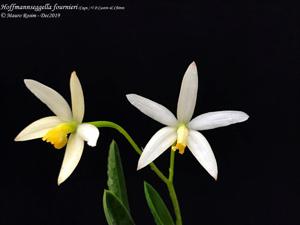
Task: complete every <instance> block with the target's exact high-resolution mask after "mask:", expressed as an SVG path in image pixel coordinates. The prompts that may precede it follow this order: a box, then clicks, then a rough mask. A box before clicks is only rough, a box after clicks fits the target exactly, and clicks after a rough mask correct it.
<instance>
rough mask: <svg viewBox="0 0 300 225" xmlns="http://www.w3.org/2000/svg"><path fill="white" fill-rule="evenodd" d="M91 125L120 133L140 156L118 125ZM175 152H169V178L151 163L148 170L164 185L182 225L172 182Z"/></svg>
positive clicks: (136, 146)
mask: <svg viewBox="0 0 300 225" xmlns="http://www.w3.org/2000/svg"><path fill="white" fill-rule="evenodd" d="M88 123H89V124H91V125H94V126H96V127H98V128H113V129H115V130H117V131H118V132H119V133H121V134H122V135H123V136H124V137H125V138H126V140H127V141H128V142H129V144H130V145H131V146H132V147H133V149H134V150H135V152H136V153H138V154H139V155H141V154H142V150H141V149H140V147H139V146H138V145H137V144H136V143H135V141H134V140H133V139H132V137H131V136H130V135H129V134H128V132H127V131H126V130H125V129H124V128H123V127H121V126H120V125H118V124H116V123H114V122H111V121H93V122H88ZM175 153H176V152H175V151H173V150H171V154H170V168H169V177H168V178H167V177H166V176H165V175H164V174H163V173H162V172H161V170H160V169H159V168H158V167H157V166H156V165H155V164H154V163H153V162H152V163H150V168H151V169H152V170H153V172H154V173H155V174H156V175H157V176H158V177H159V178H160V179H161V180H162V181H163V182H164V183H165V184H166V186H167V188H168V191H169V195H170V198H171V202H172V205H173V208H174V213H175V216H176V225H182V217H181V212H180V207H179V203H178V199H177V195H176V192H175V188H174V184H173V180H174V165H175Z"/></svg>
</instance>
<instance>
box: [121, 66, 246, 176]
mask: <svg viewBox="0 0 300 225" xmlns="http://www.w3.org/2000/svg"><path fill="white" fill-rule="evenodd" d="M197 91H198V73H197V67H196V64H195V62H193V63H191V64H190V65H189V67H188V69H187V70H186V72H185V74H184V77H183V80H182V83H181V90H180V94H179V99H178V104H177V118H176V117H175V116H174V115H173V113H172V112H170V111H169V110H168V109H167V108H166V107H164V106H162V105H160V104H158V103H156V102H154V101H151V100H149V99H147V98H144V97H142V96H139V95H136V94H128V95H126V97H127V99H128V100H129V102H130V103H131V104H132V105H133V106H135V107H136V108H137V109H139V110H140V111H141V112H143V113H144V114H146V115H147V116H149V117H151V118H152V119H154V120H156V121H158V122H160V123H162V124H164V125H166V127H164V128H162V129H160V130H159V131H158V132H156V133H155V134H154V135H153V136H152V138H151V139H150V141H149V142H148V143H147V145H146V147H145V148H144V150H143V153H142V155H141V157H140V159H139V162H138V168H137V169H138V170H139V169H141V168H143V167H145V166H147V165H148V164H150V163H151V162H152V161H154V160H155V159H156V158H157V157H158V156H160V155H161V154H162V153H163V152H164V151H165V150H166V149H168V148H169V147H171V146H172V150H174V151H175V150H179V153H181V154H183V153H184V150H185V148H186V146H187V147H188V148H189V149H190V151H191V152H192V154H193V155H194V156H195V157H196V159H197V160H198V161H199V163H200V164H201V165H202V166H203V167H204V169H206V171H207V172H208V173H209V174H210V175H211V176H212V177H213V178H214V179H217V176H218V166H217V162H216V159H215V156H214V153H213V151H212V149H211V147H210V145H209V143H208V141H207V140H206V138H205V137H204V136H203V135H202V134H201V133H200V132H198V131H197V130H209V129H214V128H217V127H224V126H228V125H230V124H234V123H240V122H243V121H245V120H247V119H248V118H249V116H248V115H247V114H246V113H244V112H241V111H217V112H209V113H204V114H201V115H199V116H197V117H195V118H194V119H192V120H191V118H192V116H193V113H194V109H195V105H196V99H197Z"/></svg>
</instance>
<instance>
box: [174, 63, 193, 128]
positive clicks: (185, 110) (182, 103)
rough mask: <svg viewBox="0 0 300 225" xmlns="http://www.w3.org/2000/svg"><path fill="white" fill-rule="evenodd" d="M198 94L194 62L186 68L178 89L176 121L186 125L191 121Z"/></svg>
mask: <svg viewBox="0 0 300 225" xmlns="http://www.w3.org/2000/svg"><path fill="white" fill-rule="evenodd" d="M197 92H198V72H197V66H196V63H195V62H192V63H191V64H190V65H189V67H188V68H187V70H186V72H185V74H184V76H183V79H182V82H181V88H180V94H179V98H178V103H177V119H178V121H179V122H184V123H187V122H189V121H190V120H191V118H192V116H193V113H194V109H195V105H196V100H197Z"/></svg>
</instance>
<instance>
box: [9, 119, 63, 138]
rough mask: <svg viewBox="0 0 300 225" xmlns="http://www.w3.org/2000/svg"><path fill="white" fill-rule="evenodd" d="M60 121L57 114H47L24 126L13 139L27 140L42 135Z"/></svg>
mask: <svg viewBox="0 0 300 225" xmlns="http://www.w3.org/2000/svg"><path fill="white" fill-rule="evenodd" d="M60 123H62V120H61V119H59V118H58V117H57V116H48V117H44V118H42V119H39V120H36V121H34V122H33V123H31V124H29V125H28V126H27V127H25V128H24V129H23V130H22V131H21V132H20V133H19V134H18V135H17V137H16V138H15V141H28V140H32V139H36V138H41V137H43V136H44V135H45V134H46V133H47V132H48V131H49V130H50V129H52V128H53V127H55V126H57V125H58V124H60Z"/></svg>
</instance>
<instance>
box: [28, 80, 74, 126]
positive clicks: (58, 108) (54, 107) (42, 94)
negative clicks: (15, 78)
mask: <svg viewBox="0 0 300 225" xmlns="http://www.w3.org/2000/svg"><path fill="white" fill-rule="evenodd" d="M24 83H25V85H26V87H27V88H28V89H29V90H30V91H31V92H32V93H33V94H34V95H35V96H36V97H37V98H38V99H40V100H41V101H42V102H43V103H44V104H46V105H47V106H48V107H49V109H51V111H52V112H53V113H54V114H55V115H56V116H58V117H59V118H60V119H62V120H64V121H70V120H72V117H73V116H72V112H71V109H70V106H69V104H68V103H67V102H66V100H65V99H64V98H63V97H62V96H61V95H60V94H59V93H58V92H56V91H55V90H53V89H52V88H50V87H48V86H46V85H44V84H42V83H40V82H38V81H35V80H30V79H25V80H24Z"/></svg>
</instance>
